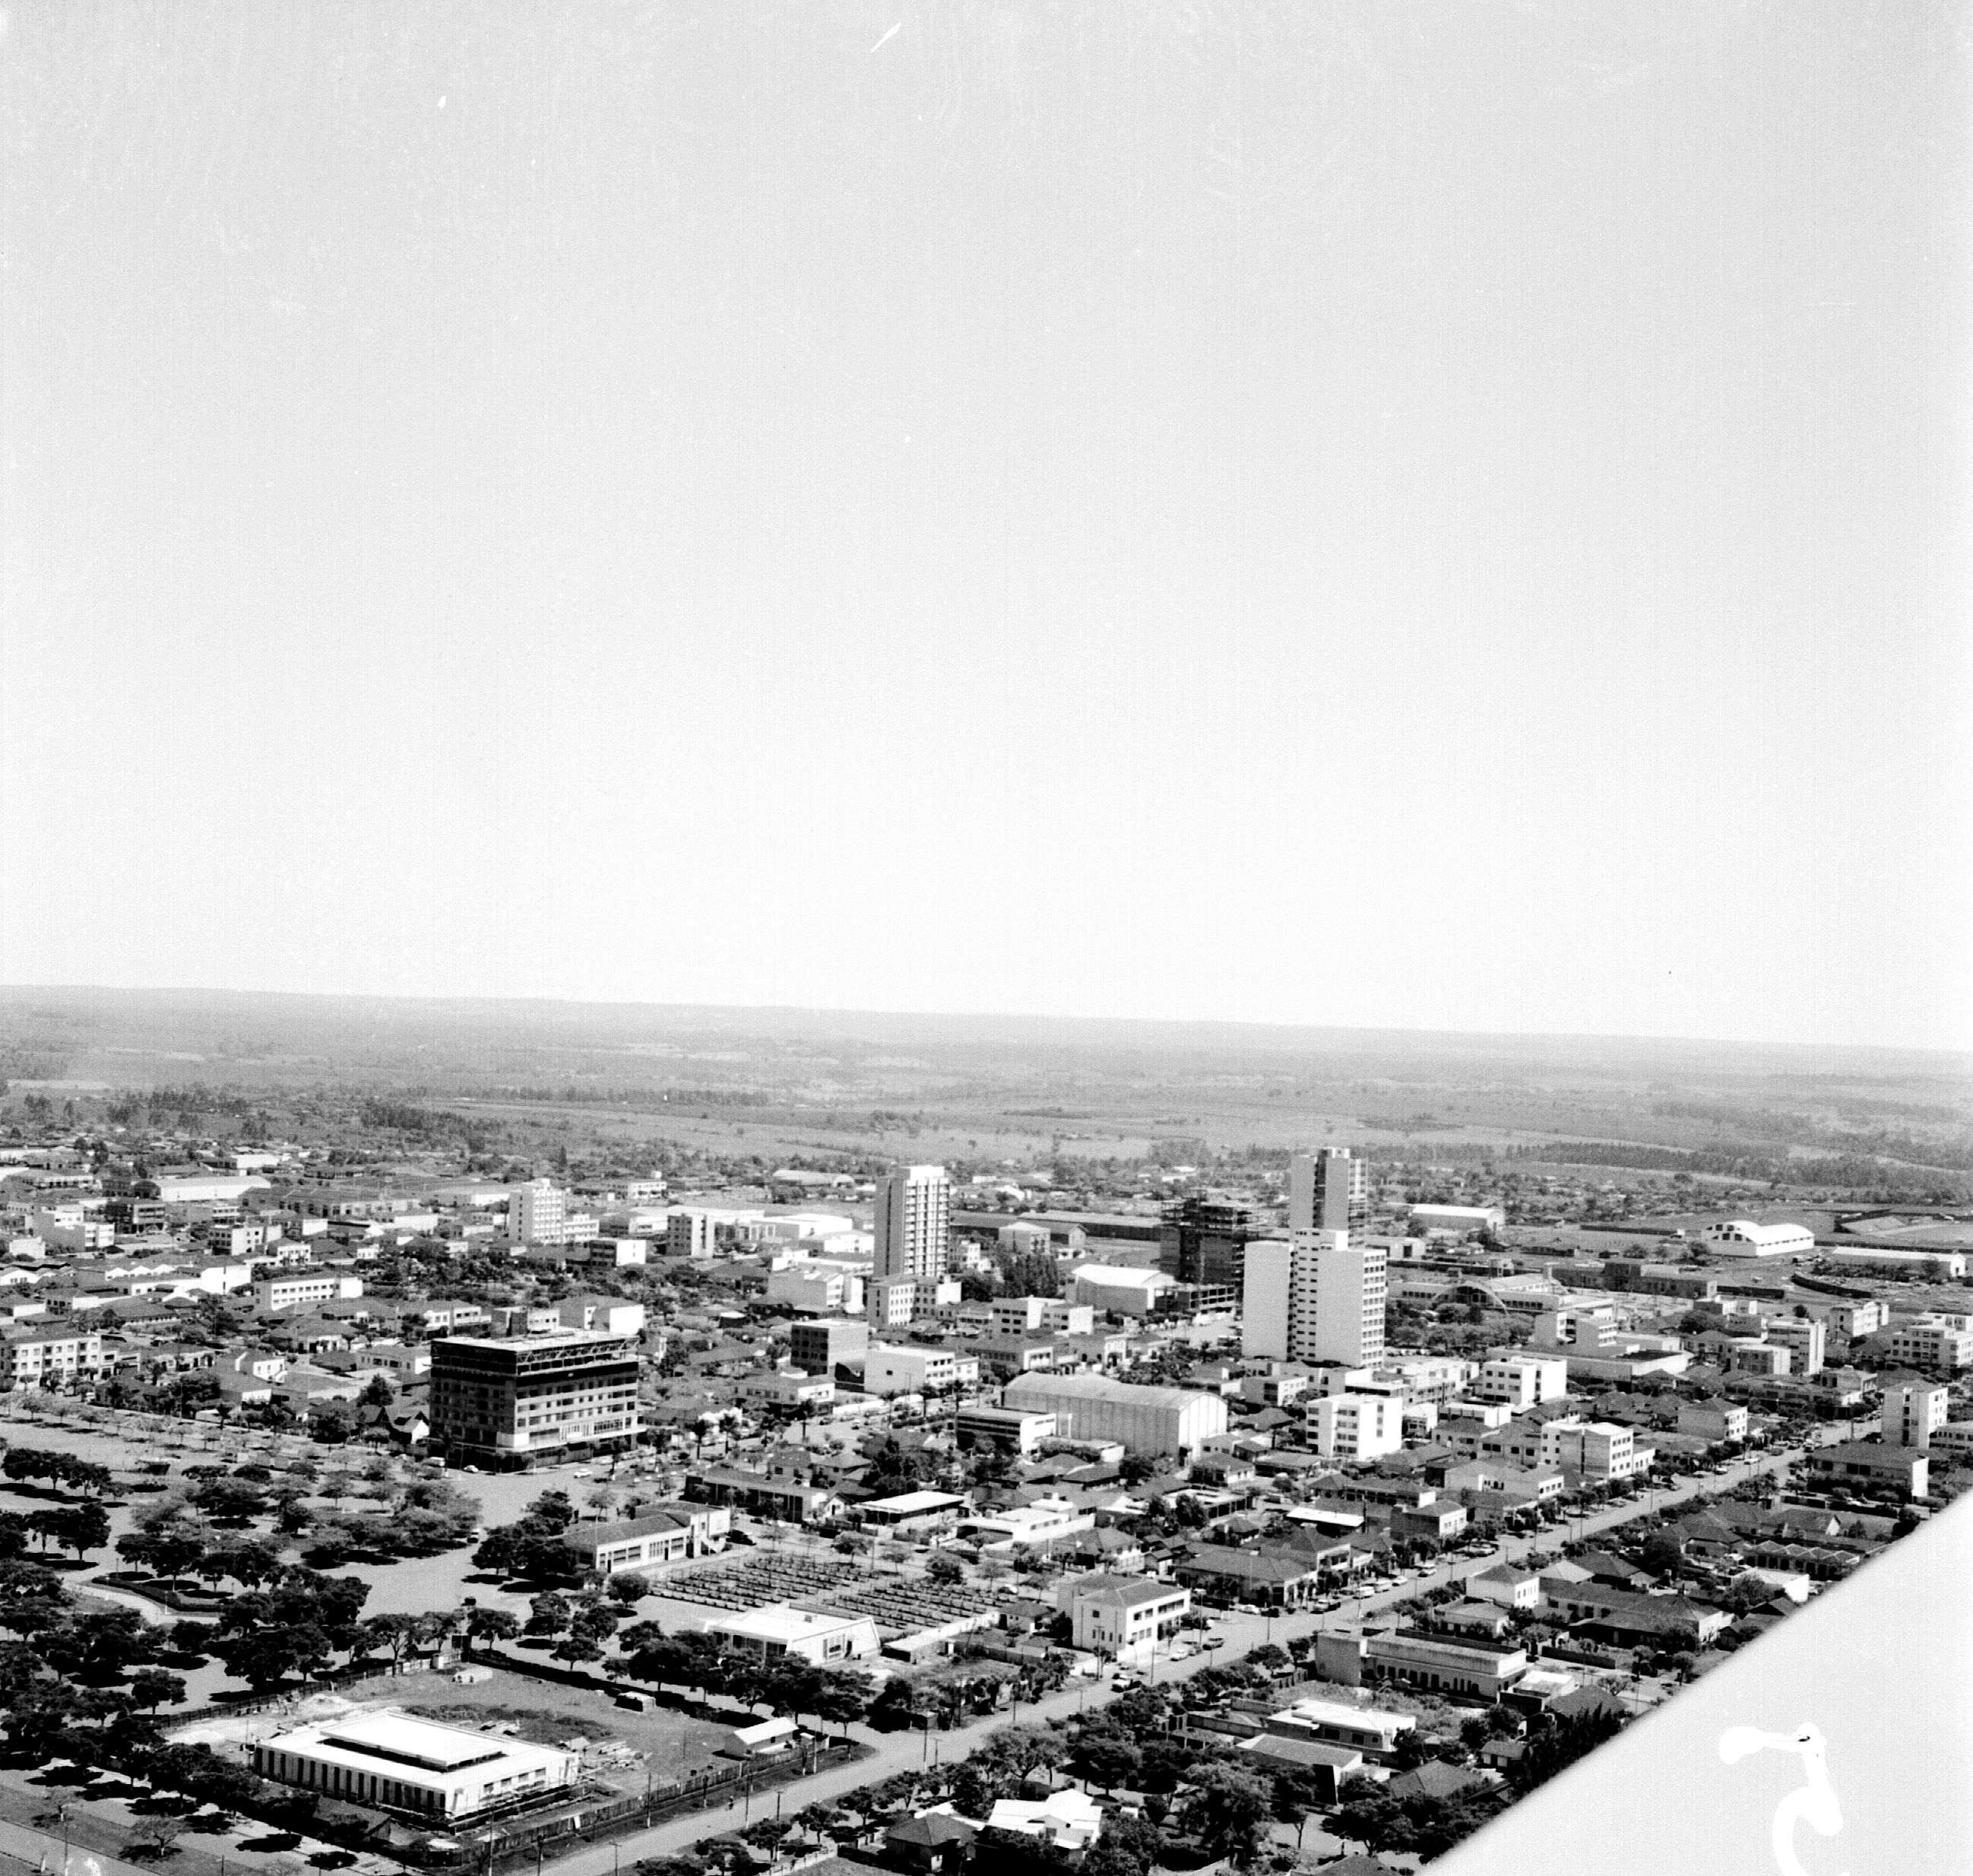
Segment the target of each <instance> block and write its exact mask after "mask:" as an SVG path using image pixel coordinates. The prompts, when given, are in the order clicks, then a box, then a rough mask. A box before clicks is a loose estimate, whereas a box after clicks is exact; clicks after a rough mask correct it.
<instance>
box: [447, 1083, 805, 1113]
mask: <svg viewBox="0 0 1973 1876" xmlns="http://www.w3.org/2000/svg"><path fill="white" fill-rule="evenodd" d="M460 1092H461V1094H462V1095H464V1097H465V1098H467V1099H469V1100H473V1101H534V1102H558V1103H560V1104H562V1105H566V1106H570V1107H585V1108H643V1109H644V1110H646V1111H649V1110H650V1109H653V1108H667V1107H697V1108H766V1107H774V1106H777V1105H782V1106H786V1105H790V1097H788V1096H787V1095H771V1094H764V1093H763V1092H761V1090H760V1089H757V1088H578V1087H575V1086H574V1085H570V1086H568V1087H566V1088H543V1087H537V1086H534V1085H519V1086H512V1087H487V1088H474V1089H462V1090H461V1091H460ZM455 1098H456V1097H455Z"/></svg>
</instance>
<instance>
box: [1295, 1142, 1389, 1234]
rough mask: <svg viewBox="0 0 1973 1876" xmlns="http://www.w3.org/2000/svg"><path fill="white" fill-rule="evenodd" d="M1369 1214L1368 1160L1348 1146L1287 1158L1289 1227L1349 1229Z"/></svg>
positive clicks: (1306, 1230)
mask: <svg viewBox="0 0 1973 1876" xmlns="http://www.w3.org/2000/svg"><path fill="white" fill-rule="evenodd" d="M1369 1215H1370V1167H1369V1161H1365V1160H1360V1159H1358V1158H1356V1157H1355V1155H1354V1154H1352V1153H1351V1152H1350V1149H1349V1148H1347V1147H1324V1148H1323V1149H1322V1151H1320V1152H1319V1153H1297V1154H1294V1155H1293V1157H1291V1158H1290V1160H1289V1161H1288V1231H1289V1233H1290V1234H1291V1236H1294V1237H1296V1238H1307V1237H1309V1236H1311V1235H1312V1234H1313V1233H1316V1232H1318V1231H1348V1230H1350V1229H1353V1228H1354V1227H1355V1226H1358V1225H1360V1224H1362V1223H1363V1221H1364V1220H1365V1219H1366V1218H1367V1217H1369Z"/></svg>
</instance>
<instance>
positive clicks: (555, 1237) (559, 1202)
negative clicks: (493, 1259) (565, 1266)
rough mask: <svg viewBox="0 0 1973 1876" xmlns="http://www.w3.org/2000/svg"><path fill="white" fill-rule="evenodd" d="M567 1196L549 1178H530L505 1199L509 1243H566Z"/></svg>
mask: <svg viewBox="0 0 1973 1876" xmlns="http://www.w3.org/2000/svg"><path fill="white" fill-rule="evenodd" d="M568 1225H569V1216H568V1193H566V1192H564V1190H562V1189H561V1187H559V1186H558V1185H557V1184H555V1181H554V1180H551V1179H531V1180H528V1182H527V1183H526V1184H525V1185H518V1186H516V1187H514V1189H513V1191H512V1194H511V1195H510V1196H509V1198H508V1200H507V1238H508V1241H509V1242H510V1243H513V1244H566V1243H567V1242H568Z"/></svg>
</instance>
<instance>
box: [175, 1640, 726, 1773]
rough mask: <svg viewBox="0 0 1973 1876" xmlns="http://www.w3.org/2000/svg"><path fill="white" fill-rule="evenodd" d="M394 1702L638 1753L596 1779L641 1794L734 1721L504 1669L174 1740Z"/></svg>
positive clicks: (608, 1763)
mask: <svg viewBox="0 0 1973 1876" xmlns="http://www.w3.org/2000/svg"><path fill="white" fill-rule="evenodd" d="M365 1707H398V1708H401V1709H402V1710H403V1711H404V1712H406V1713H410V1714H416V1715H417V1716H418V1717H420V1718H421V1719H426V1720H439V1721H441V1722H443V1724H446V1725H447V1726H458V1727H486V1726H492V1725H494V1724H502V1725H507V1726H512V1727H513V1729H514V1731H515V1735H516V1737H519V1738H522V1739H525V1740H532V1741H533V1742H534V1743H536V1744H538V1745H544V1746H568V1745H570V1744H571V1743H573V1742H574V1741H576V1740H586V1741H587V1742H588V1743H589V1744H590V1746H591V1747H595V1748H599V1749H607V1747H609V1746H610V1745H611V1744H612V1743H618V1744H620V1745H622V1746H623V1747H628V1748H629V1755H628V1756H625V1755H620V1754H611V1753H608V1752H607V1750H604V1751H599V1752H598V1753H597V1754H596V1755H595V1756H594V1757H593V1758H592V1759H591V1768H592V1769H593V1770H594V1772H595V1773H596V1776H598V1777H599V1778H600V1779H603V1780H604V1782H605V1783H609V1784H612V1785H615V1786H618V1787H620V1789H623V1790H626V1791H628V1790H631V1789H638V1790H641V1789H643V1783H644V1779H645V1776H646V1773H651V1774H653V1775H654V1776H656V1777H658V1778H659V1779H672V1778H676V1777H677V1776H679V1773H682V1772H689V1771H696V1770H698V1769H699V1767H700V1766H703V1765H705V1764H707V1763H708V1762H709V1761H710V1760H711V1759H712V1753H713V1749H714V1748H715V1747H716V1746H718V1743H720V1741H721V1739H722V1738H724V1737H725V1733H726V1729H725V1727H721V1726H718V1725H715V1724H712V1723H710V1722H708V1721H706V1720H698V1719H695V1718H693V1717H692V1716H691V1715H689V1714H682V1713H679V1712H677V1711H674V1710H672V1709H669V1708H666V1707H655V1708H653V1710H652V1711H650V1712H649V1713H634V1712H632V1711H630V1710H629V1709H627V1708H626V1707H618V1706H616V1705H614V1704H612V1703H611V1702H610V1701H608V1700H607V1699H605V1698H604V1697H603V1696H602V1695H600V1694H592V1693H590V1692H588V1691H586V1690H585V1689H584V1688H573V1687H558V1686H557V1685H556V1684H555V1683H554V1682H553V1681H537V1680H535V1679H534V1678H532V1677H531V1676H528V1675H518V1674H507V1673H502V1671H499V1669H497V1668H496V1670H495V1671H494V1675H493V1678H492V1679H491V1680H490V1681H472V1682H469V1683H466V1684H463V1685H462V1684H460V1683H459V1682H457V1681H454V1680H453V1679H452V1678H450V1675H403V1676H401V1677H398V1678H390V1679H384V1680H379V1681H368V1682H365V1683H363V1684H360V1685H358V1686H356V1687H354V1688H350V1689H348V1691H346V1692H344V1693H340V1694H310V1695H309V1696H307V1697H306V1698H302V1699H299V1700H296V1701H291V1702H288V1703H285V1704H283V1706H281V1707H279V1708H277V1709H275V1710H273V1711H259V1712H255V1713H251V1714H239V1715H237V1716H227V1717H223V1718H219V1719H214V1720H204V1721H201V1722H199V1723H198V1724H195V1725H193V1726H191V1727H188V1728H187V1729H185V1730H184V1731H182V1732H174V1733H173V1734H172V1737H173V1738H175V1739H182V1740H186V1741H188V1742H203V1743H206V1744H208V1745H212V1746H215V1747H218V1746H221V1745H228V1744H244V1743H247V1742H249V1741H250V1740H260V1739H265V1738H266V1737H267V1736H268V1735H269V1734H272V1733H276V1732H279V1731H281V1730H283V1729H284V1728H286V1727H293V1726H299V1725H302V1724H306V1722H308V1721H309V1720H326V1719H329V1718H332V1717H334V1716H335V1715H336V1714H345V1713H349V1712H352V1711H360V1710H362V1709H363V1708H365Z"/></svg>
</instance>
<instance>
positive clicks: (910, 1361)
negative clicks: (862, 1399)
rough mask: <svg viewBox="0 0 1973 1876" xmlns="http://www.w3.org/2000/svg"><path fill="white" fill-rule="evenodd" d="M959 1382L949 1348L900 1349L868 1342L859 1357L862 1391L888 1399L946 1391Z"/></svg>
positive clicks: (957, 1369)
mask: <svg viewBox="0 0 1973 1876" xmlns="http://www.w3.org/2000/svg"><path fill="white" fill-rule="evenodd" d="M958 1378H959V1366H958V1359H957V1357H956V1356H955V1355H954V1354H953V1352H952V1351H951V1349H949V1348H913V1347H909V1346H905V1347H898V1346H897V1345H896V1344H892V1343H889V1342H872V1344H870V1345H869V1349H868V1350H867V1351H865V1354H864V1357H863V1391H864V1392H865V1393H866V1394H877V1395H880V1396H884V1397H885V1398H886V1399H888V1397H889V1396H892V1395H894V1394H922V1393H924V1392H926V1390H928V1389H932V1388H949V1387H953V1386H954V1385H955V1384H956V1383H957V1380H958Z"/></svg>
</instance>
